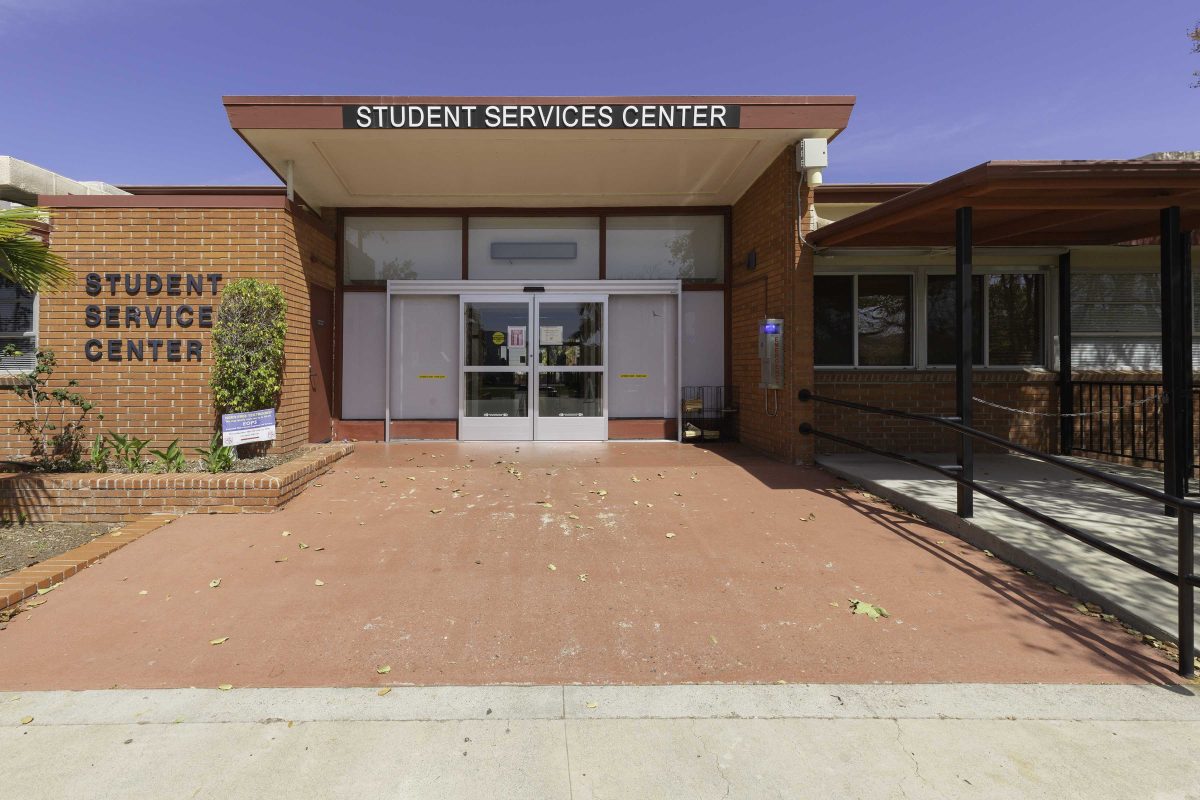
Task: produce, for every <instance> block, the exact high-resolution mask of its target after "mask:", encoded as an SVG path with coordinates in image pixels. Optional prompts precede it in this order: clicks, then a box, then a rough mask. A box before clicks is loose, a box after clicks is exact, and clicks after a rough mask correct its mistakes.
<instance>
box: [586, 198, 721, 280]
mask: <svg viewBox="0 0 1200 800" xmlns="http://www.w3.org/2000/svg"><path fill="white" fill-rule="evenodd" d="M605 230H606V237H605V247H606V250H605V260H606V269H605V274H606V276H607V277H609V278H612V279H616V280H682V281H684V282H685V283H723V282H724V280H725V217H723V216H721V215H717V214H713V215H695V216H691V215H675V216H647V217H609V218H608V220H607V221H606V223H605Z"/></svg>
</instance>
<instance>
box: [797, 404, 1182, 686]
mask: <svg viewBox="0 0 1200 800" xmlns="http://www.w3.org/2000/svg"><path fill="white" fill-rule="evenodd" d="M799 399H800V400H803V401H814V402H818V403H828V404H829V405H834V406H841V407H842V408H850V409H854V410H855V411H861V412H864V413H868V414H879V415H883V416H889V417H897V418H899V419H906V420H910V421H913V422H927V423H931V424H934V425H938V426H941V427H944V428H948V429H950V430H952V431H955V432H956V433H958V434H960V435H961V436H964V437H968V438H970V439H973V440H975V441H980V442H985V443H987V444H991V445H995V446H997V447H1001V448H1004V449H1007V450H1011V451H1012V452H1015V453H1020V454H1021V455H1024V456H1028V457H1030V458H1035V459H1037V460H1039V461H1042V462H1044V463H1047V464H1052V465H1054V466H1056V467H1059V468H1061V469H1065V470H1068V471H1070V472H1074V473H1076V474H1077V475H1082V476H1084V477H1086V478H1091V479H1092V480H1095V481H1098V482H1100V483H1104V484H1107V485H1109V486H1112V487H1114V488H1116V489H1120V490H1122V491H1125V492H1128V493H1129V494H1133V495H1136V496H1138V497H1141V498H1144V499H1146V500H1152V501H1154V502H1157V503H1161V504H1162V505H1164V506H1165V507H1166V508H1168V509H1171V510H1172V511H1173V512H1174V514H1175V516H1176V523H1177V525H1176V531H1177V539H1178V542H1177V544H1178V559H1177V564H1176V570H1175V571H1174V572H1172V571H1171V570H1168V569H1165V568H1164V567H1161V566H1159V565H1158V564H1155V563H1153V562H1151V561H1148V560H1146V559H1144V558H1142V557H1140V556H1137V555H1134V554H1133V553H1130V552H1129V551H1127V550H1123V549H1121V548H1120V547H1117V546H1116V545H1113V544H1111V543H1109V542H1106V541H1104V540H1103V539H1101V538H1099V537H1098V536H1095V535H1094V534H1091V533H1088V532H1087V531H1083V530H1080V529H1079V528H1076V527H1075V526H1073V525H1069V524H1067V523H1065V522H1062V521H1061V520H1058V519H1055V518H1053V517H1051V516H1049V515H1047V514H1044V513H1043V512H1041V511H1038V510H1036V509H1033V508H1030V507H1029V506H1027V505H1025V504H1023V503H1021V502H1019V501H1017V500H1014V499H1012V498H1011V497H1008V496H1007V495H1005V494H1003V493H1002V492H999V491H997V490H996V489H992V488H990V487H988V486H984V485H982V484H980V483H978V482H976V481H974V480H971V479H969V478H965V477H963V476H962V475H961V474H959V471H958V469H956V468H947V467H939V466H937V465H936V464H929V463H927V462H924V461H919V460H918V459H915V458H913V457H911V456H906V455H902V454H900V453H893V452H890V451H887V450H883V449H880V448H878V447H873V446H871V445H868V444H866V443H864V442H858V441H855V440H853V439H848V438H846V437H844V436H838V435H837V434H833V433H828V432H826V431H821V430H818V429H816V428H814V427H813V426H812V425H810V424H809V423H807V422H806V423H803V424H802V425H800V432H801V433H804V434H809V435H812V436H816V437H817V438H820V439H825V440H827V441H830V442H835V443H837V444H840V445H844V446H846V447H852V448H856V449H858V450H862V451H864V452H867V453H871V454H873V455H877V456H881V457H883V458H889V459H892V460H894V461H900V462H903V463H905V464H912V465H914V466H917V467H921V468H923V469H927V470H930V471H931V472H936V473H937V474H939V475H942V476H943V477H945V478H949V479H950V480H952V481H955V482H956V483H957V484H958V485H959V486H960V487H966V488H967V489H969V490H970V491H975V492H979V493H980V494H981V495H983V496H984V497H987V498H990V499H992V500H995V501H996V502H997V503H1000V504H1002V505H1004V506H1007V507H1008V508H1011V509H1013V510H1014V511H1017V512H1018V513H1020V514H1023V515H1025V516H1026V517H1029V518H1030V519H1032V520H1035V521H1037V522H1040V523H1042V524H1043V525H1045V526H1047V527H1048V528H1051V529H1053V530H1056V531H1058V532H1060V533H1064V534H1066V535H1067V536H1070V537H1071V538H1073V539H1075V540H1077V541H1079V542H1082V543H1083V544H1085V545H1087V546H1088V547H1092V548H1094V549H1096V550H1099V551H1100V552H1102V553H1105V554H1106V555H1110V556H1112V557H1114V558H1117V559H1119V560H1121V561H1123V562H1124V563H1126V564H1128V565H1130V566H1131V567H1134V568H1135V569H1138V570H1140V571H1142V572H1144V573H1146V574H1147V575H1152V576H1154V577H1155V578H1158V579H1159V580H1162V581H1166V582H1167V583H1170V584H1172V585H1174V586H1175V587H1176V589H1177V592H1178V605H1177V624H1178V631H1177V632H1178V641H1179V674H1180V675H1182V676H1183V677H1185V678H1191V677H1193V676H1194V675H1195V663H1194V657H1195V649H1196V643H1195V632H1194V624H1195V588H1196V586H1198V585H1200V576H1197V575H1196V574H1195V573H1194V569H1195V525H1194V517H1195V512H1196V511H1200V502H1196V501H1194V500H1188V499H1187V498H1183V497H1176V496H1174V495H1169V494H1166V493H1164V492H1160V491H1158V490H1157V489H1151V488H1149V487H1146V486H1142V485H1141V484H1138V483H1134V482H1133V481H1130V480H1126V479H1125V478H1121V477H1118V476H1116V475H1109V474H1108V473H1105V472H1100V471H1099V470H1095V469H1092V468H1091V467H1085V466H1083V465H1082V464H1077V463H1075V462H1074V461H1070V460H1068V459H1065V458H1062V457H1059V456H1053V455H1050V454H1049V453H1043V452H1040V451H1038V450H1034V449H1032V448H1029V447H1024V446H1022V445H1019V444H1016V443H1015V442H1010V441H1008V440H1007V439H1003V438H1001V437H999V436H995V435H993V434H990V433H985V432H984V431H981V430H977V429H975V428H971V427H968V426H966V425H963V424H961V422H959V421H958V420H957V418H955V417H935V416H931V415H928V414H916V413H913V412H910V411H900V410H898V409H894V408H880V407H878V406H870V405H865V404H863V403H854V402H851V401H849V400H841V399H838V398H836V397H823V396H821V395H817V394H813V393H812V392H811V391H809V390H808V389H802V390H801V391H800V394H799Z"/></svg>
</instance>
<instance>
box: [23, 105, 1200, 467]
mask: <svg viewBox="0 0 1200 800" xmlns="http://www.w3.org/2000/svg"><path fill="white" fill-rule="evenodd" d="M853 104H854V99H853V98H852V97H807V96H796V97H560V98H522V97H504V98H499V97H443V98H429V97H228V98H225V108H226V111H227V113H228V116H229V121H230V124H231V126H232V127H233V129H234V130H235V131H236V132H237V133H238V135H240V136H241V137H242V138H243V139H244V140H245V142H246V143H247V145H248V146H249V147H251V148H252V149H253V150H254V152H255V153H257V154H258V155H259V157H261V158H262V159H263V161H264V162H265V163H266V164H267V165H268V166H269V167H270V168H271V169H272V170H273V171H274V172H275V173H276V174H277V175H278V176H279V178H280V180H281V182H282V183H283V187H281V188H268V189H264V188H259V187H128V186H126V187H121V189H120V190H117V191H120V192H121V193H119V194H118V193H111V194H89V193H72V192H67V193H63V192H59V191H54V190H51V191H46V192H42V193H40V195H41V196H40V197H39V199H38V202H39V203H40V204H41V205H44V206H46V207H48V208H50V209H51V210H52V212H53V225H52V229H51V232H50V241H51V245H52V246H53V247H54V248H56V249H57V250H59V251H60V252H61V253H63V255H65V256H66V257H67V258H68V259H69V261H70V263H71V265H72V268H73V269H74V270H75V271H76V272H77V273H78V281H77V283H76V284H75V285H74V286H73V287H72V288H71V289H70V290H69V291H67V292H65V293H62V294H55V295H48V296H46V297H43V298H38V300H37V301H36V313H34V314H33V316H34V318H36V321H37V324H36V329H35V330H34V331H33V336H36V340H37V343H38V345H39V346H43V347H49V348H52V349H54V350H55V351H56V353H57V354H58V355H59V360H60V364H61V365H62V372H63V373H64V374H69V375H71V376H73V377H76V378H77V379H78V380H80V383H81V385H82V388H83V389H84V391H85V392H87V393H90V395H92V396H94V399H95V400H96V401H97V402H98V404H99V406H100V410H102V411H103V412H104V413H105V415H106V418H105V422H104V425H105V427H108V428H112V429H114V430H119V431H123V432H127V433H134V434H137V435H141V436H143V437H144V438H145V437H146V436H149V437H151V438H153V439H154V440H155V441H156V442H160V443H165V442H166V441H169V440H170V439H173V438H175V437H177V436H178V437H181V439H182V444H184V445H185V446H188V447H194V446H198V445H199V444H201V443H203V442H206V441H207V440H208V438H209V436H210V435H211V433H212V431H213V430H214V428H215V426H216V425H217V417H216V414H215V411H214V409H213V408H212V404H211V399H210V397H209V394H208V390H207V379H208V365H209V346H210V335H211V325H212V320H213V316H214V314H215V311H216V308H217V307H218V306H219V299H220V289H221V287H222V286H223V285H225V284H226V283H227V282H228V281H230V280H232V279H235V278H238V277H243V276H255V277H260V278H265V279H267V280H271V281H275V282H277V283H278V284H279V285H280V286H282V287H283V289H284V292H285V294H286V297H287V299H288V303H289V338H288V344H287V366H286V373H285V379H284V391H283V396H282V398H281V404H280V407H279V410H278V429H279V431H278V432H279V438H278V440H277V441H276V443H275V447H277V448H279V449H282V450H289V449H292V448H294V447H296V446H299V445H300V444H302V443H304V442H308V441H325V440H328V439H330V438H337V439H342V438H353V439H363V440H381V439H390V440H397V439H420V438H448V439H454V438H458V439H466V440H479V439H504V440H536V439H552V440H605V439H663V438H667V439H674V438H679V437H681V436H686V434H687V433H689V432H695V431H694V430H691V429H689V428H688V426H687V423H686V420H685V419H684V417H685V415H686V414H681V409H683V410H684V411H685V412H694V411H697V410H699V411H702V412H712V413H713V414H714V415H715V417H720V416H721V414H722V413H723V411H725V410H726V409H730V408H733V407H734V406H736V409H737V412H736V417H733V416H730V417H729V419H730V420H732V421H733V432H735V433H736V436H737V437H738V438H739V439H740V440H741V441H742V442H744V443H746V444H748V445H750V446H752V447H755V448H757V449H759V450H761V451H763V452H766V453H768V454H770V455H772V456H773V457H776V458H779V459H782V460H787V461H808V460H811V458H812V456H813V454H814V442H813V440H812V438H811V437H808V436H805V435H803V434H801V433H800V432H799V430H798V429H799V425H800V424H801V423H803V422H812V421H813V420H814V419H816V421H817V422H818V423H819V425H820V426H821V427H824V428H827V429H829V430H842V431H844V430H846V426H853V425H857V424H858V423H855V422H850V421H847V418H845V417H844V416H837V415H836V412H834V411H832V410H829V409H824V408H822V409H818V410H817V411H816V412H814V410H813V408H812V406H811V404H807V403H804V402H801V401H799V400H798V399H797V391H798V390H799V389H803V388H812V389H815V390H817V392H818V393H823V394H829V395H834V396H841V397H846V398H851V399H857V400H859V401H863V402H872V403H876V404H879V405H890V406H897V405H899V406H904V407H910V408H913V409H919V410H928V411H932V412H935V413H942V412H945V411H946V410H947V409H948V408H952V407H953V399H954V398H953V378H954V372H953V369H952V368H951V365H952V364H953V360H954V359H953V354H954V351H955V347H956V339H955V337H954V334H953V326H952V321H953V320H952V316H953V315H952V313H951V316H950V317H947V313H948V312H947V302H948V300H947V298H948V297H949V296H950V295H948V291H949V290H948V287H952V284H953V273H954V257H953V250H952V245H953V234H954V227H953V224H952V223H953V211H954V207H952V206H948V205H946V203H948V202H959V203H965V204H967V205H971V204H972V203H975V202H976V201H975V200H974V195H972V194H970V193H971V192H972V191H974V190H975V189H979V190H981V191H982V190H986V191H987V192H992V190H993V189H996V186H994V185H992V184H986V185H985V184H976V183H971V181H972V180H975V179H976V178H979V177H980V176H981V175H982V176H983V177H984V178H986V179H988V181H992V182H993V183H994V182H995V180H998V177H997V176H998V174H999V173H998V170H1002V169H1003V165H997V164H992V165H984V166H983V167H980V168H978V170H980V171H981V172H978V173H963V176H954V177H951V178H947V179H946V180H945V181H941V182H938V183H935V184H931V185H929V186H916V185H828V184H823V183H821V182H820V169H821V168H822V167H823V166H824V165H825V149H824V148H825V145H826V144H827V143H828V142H830V141H833V140H835V139H836V137H837V135H838V134H839V133H840V132H841V131H842V130H844V129H845V128H846V126H847V125H848V123H849V119H850V115H851V110H852V108H853ZM835 149H836V148H835ZM1022 169H1026V170H1035V169H1037V167H1036V166H1035V165H1026V167H1023V168H1022ZM1041 169H1042V170H1043V171H1042V173H1041V174H1040V177H1039V178H1038V180H1040V184H1039V187H1040V188H1039V187H1035V190H1034V191H1033V193H1032V194H1031V193H1030V192H1025V193H1024V194H1020V193H1017V195H1019V196H1017V195H1014V194H1013V192H1012V191H1011V188H1012V187H1011V186H1010V187H1009V188H1008V189H1004V188H1003V187H1000V188H999V189H996V191H995V192H994V193H992V194H991V195H990V196H991V198H992V199H993V200H995V199H996V198H1003V197H1004V196H1005V192H1008V194H1009V195H1012V196H1013V198H1014V199H1012V200H1010V201H1008V204H1007V205H1005V203H1004V202H1001V201H999V200H997V201H996V203H995V205H996V207H995V208H994V209H992V210H988V211H986V214H988V215H992V216H989V217H988V218H987V220H986V222H987V226H988V227H986V228H985V229H984V230H983V233H984V234H986V235H985V236H984V237H983V238H979V237H978V236H977V241H976V245H977V250H976V259H975V265H976V272H977V277H976V278H975V280H976V285H977V286H978V288H977V290H976V292H975V294H976V295H977V297H978V306H977V313H976V318H977V319H978V320H979V325H978V326H977V328H976V330H975V332H974V334H973V343H974V345H975V348H974V350H975V353H976V354H977V355H978V361H977V368H976V369H975V370H974V372H975V384H976V389H977V390H978V394H979V395H980V397H981V399H984V400H987V401H989V402H994V403H996V404H997V405H1000V406H1006V407H1010V408H1011V407H1019V408H1020V409H1022V410H1026V411H1044V412H1047V413H1053V412H1055V411H1056V410H1057V409H1058V408H1059V404H1060V402H1061V401H1062V397H1063V395H1062V392H1061V391H1060V390H1059V387H1060V383H1061V382H1060V381H1059V379H1058V376H1059V372H1058V367H1059V364H1060V352H1059V333H1060V325H1059V319H1060V317H1059V314H1060V310H1061V309H1062V308H1063V307H1064V305H1063V302H1060V300H1061V299H1062V298H1060V297H1059V296H1058V294H1057V292H1058V291H1059V289H1060V286H1062V285H1066V284H1062V283H1061V282H1060V281H1059V274H1060V272H1059V270H1060V269H1061V268H1062V266H1063V264H1064V263H1065V262H1064V261H1063V257H1064V256H1067V257H1068V258H1067V262H1068V263H1069V267H1070V270H1071V274H1072V275H1073V280H1074V283H1073V284H1071V287H1072V288H1071V289H1070V299H1069V302H1067V303H1066V307H1067V308H1068V309H1073V311H1071V313H1070V314H1069V317H1070V319H1071V320H1072V322H1071V325H1072V326H1073V327H1072V328H1071V330H1072V332H1073V334H1074V336H1073V341H1074V344H1073V346H1072V353H1073V369H1074V370H1076V371H1079V372H1080V373H1081V374H1080V375H1079V376H1078V377H1080V378H1083V377H1093V378H1099V377H1103V376H1109V375H1113V374H1118V375H1120V376H1122V377H1123V378H1128V377H1135V376H1136V377H1145V378H1146V379H1147V381H1152V380H1153V379H1154V373H1155V372H1156V370H1157V369H1158V366H1157V364H1156V358H1157V356H1156V350H1155V347H1156V341H1157V340H1156V339H1155V337H1156V336H1157V335H1158V334H1157V333H1156V332H1155V331H1156V328H1155V325H1157V322H1156V321H1155V318H1154V308H1152V307H1156V305H1155V304H1156V303H1157V295H1156V294H1155V292H1156V286H1157V284H1156V283H1155V277H1148V276H1152V275H1156V274H1157V269H1158V267H1157V264H1158V258H1159V256H1158V247H1157V244H1156V242H1155V240H1154V239H1153V238H1152V237H1153V236H1154V235H1155V233H1156V231H1157V230H1158V228H1157V227H1156V226H1157V216H1156V215H1157V213H1158V209H1159V208H1160V207H1163V206H1166V205H1172V204H1174V205H1182V206H1183V212H1182V214H1183V216H1182V219H1183V224H1185V226H1186V227H1188V228H1191V227H1200V219H1198V218H1197V212H1198V209H1197V205H1196V202H1197V201H1196V197H1197V196H1200V165H1198V164H1197V163H1196V162H1189V161H1186V160H1180V159H1169V160H1160V161H1141V162H1137V161H1130V162H1099V163H1092V165H1091V167H1089V168H1085V167H1071V166H1062V165H1059V166H1058V167H1054V166H1052V165H1043V167H1042V168H1041ZM1056 169H1057V170H1058V172H1057V173H1055V174H1054V175H1051V174H1050V172H1053V171H1054V170H1056ZM1067 173H1070V174H1067ZM1085 173H1087V174H1085ZM964 176H966V177H964ZM972 176H974V177H972ZM1097 176H1100V177H1097ZM1009 177H1010V178H1012V176H1009ZM1068 179H1069V180H1068ZM1013 180H1016V179H1015V178H1013ZM1021 180H1024V178H1021ZM1105 180H1107V181H1109V182H1108V183H1106V184H1104V187H1103V189H1102V190H1101V191H1098V192H1096V191H1093V192H1091V193H1088V192H1086V191H1083V190H1082V189H1081V188H1080V187H1082V186H1084V185H1095V184H1097V181H1100V182H1103V181H1105ZM964 181H966V182H967V183H968V184H970V185H969V186H967V187H966V188H965V189H964V188H963V184H964ZM1055 181H1059V182H1061V181H1067V182H1068V183H1071V186H1072V187H1074V189H1072V191H1074V192H1075V195H1072V196H1070V197H1068V194H1069V193H1064V192H1062V191H1059V192H1058V194H1057V195H1055V194H1053V192H1052V191H1051V190H1052V189H1053V184H1054V182H1055ZM985 183H986V182H985ZM1022 185H1023V186H1025V185H1028V186H1032V184H1022ZM972 187H974V188H972ZM1037 192H1043V193H1046V192H1050V194H1044V195H1039V196H1035V195H1037ZM1080 192H1082V194H1080ZM1076 195H1078V196H1076ZM1039 197H1042V198H1043V199H1041V200H1039ZM1054 198H1058V199H1054ZM1064 201H1069V202H1070V203H1072V204H1073V205H1070V209H1071V213H1070V214H1068V215H1066V216H1064V215H1062V214H1057V211H1056V208H1057V207H1056V206H1055V205H1054V203H1059V204H1061V203H1062V202H1064ZM1134 212H1136V213H1134ZM980 213H981V215H982V214H984V213H985V212H983V211H981V212H980ZM946 214H948V215H949V216H948V217H945V215H946ZM1056 214H1057V216H1056ZM939 215H942V216H939ZM943 217H945V218H944V219H943ZM1067 217H1069V219H1068V218H1067ZM1135 217H1136V219H1135ZM935 218H936V219H935ZM1079 218H1083V219H1084V220H1085V221H1084V222H1080V221H1079ZM946 219H948V220H949V227H947V223H946ZM916 223H919V224H922V225H925V226H926V227H925V228H920V229H918V228H914V227H913V224H916ZM927 223H928V224H927ZM935 223H936V224H935ZM1063 226H1066V227H1065V228H1064V227H1063ZM1064 230H1067V231H1069V232H1071V234H1072V235H1071V236H1067V237H1066V238H1064V237H1063V236H1061V235H1058V234H1061V233H1062V232H1063V231H1064ZM947 231H949V234H950V239H949V241H947V240H946V233H947ZM1038 232H1041V233H1042V234H1044V235H1043V236H1041V237H1040V238H1039V236H1038V235H1037V234H1038ZM1006 233H1007V236H1006V235H1005V234H1006ZM1051 233H1054V234H1055V235H1050V234H1051ZM1076 233H1078V234H1080V235H1081V236H1083V238H1079V239H1075V238H1072V236H1074V235H1075V234H1076ZM918 234H920V235H918ZM989 237H990V238H989ZM1147 237H1151V238H1147ZM1138 242H1141V243H1140V244H1139V243H1138ZM951 311H952V309H951ZM764 321H767V322H765V323H764ZM26 341H29V338H27V339H26ZM1084 373H1086V375H1085V374H1084ZM685 398H686V399H688V400H690V401H691V402H688V403H684V402H683V401H684V400H685ZM5 403H6V405H4V406H3V408H4V412H3V414H4V418H0V431H3V433H2V435H3V437H4V438H3V440H2V441H3V445H4V448H5V450H6V452H8V453H10V454H16V453H18V452H19V451H20V446H21V443H20V442H19V441H18V440H17V439H16V438H15V435H14V433H13V432H11V431H10V430H9V428H10V425H9V424H6V423H10V422H11V420H12V419H13V418H15V415H16V414H17V409H16V408H15V407H14V405H13V403H12V401H11V400H6V401H5ZM814 414H815V415H816V416H815V417H814ZM976 422H977V424H980V425H981V426H983V427H985V428H987V429H990V430H994V431H997V432H1001V433H1003V434H1004V435H1006V436H1013V437H1016V438H1018V439H1019V440H1021V441H1023V442H1025V443H1033V444H1037V445H1039V446H1045V447H1052V446H1054V445H1055V444H1056V442H1057V440H1058V438H1059V432H1058V428H1057V427H1056V425H1057V423H1056V422H1054V421H1053V418H1052V417H1036V416H1029V415H1019V414H1014V413H1012V412H1011V411H1005V410H1002V409H999V408H994V407H991V406H986V407H984V409H983V411H982V412H981V413H978V414H977V415H976ZM714 424H715V423H714ZM873 424H874V423H873ZM858 433H860V434H862V433H865V434H866V435H867V437H868V439H869V440H870V441H871V442H872V443H874V444H883V445H887V446H892V447H898V448H903V449H929V446H930V445H931V444H936V445H938V446H940V445H941V444H942V443H940V442H930V441H928V440H924V439H922V440H913V439H912V438H911V435H910V434H909V433H907V432H904V431H899V430H897V429H890V428H888V427H886V426H884V425H877V426H876V427H872V428H867V429H860V430H858ZM906 437H908V438H906Z"/></svg>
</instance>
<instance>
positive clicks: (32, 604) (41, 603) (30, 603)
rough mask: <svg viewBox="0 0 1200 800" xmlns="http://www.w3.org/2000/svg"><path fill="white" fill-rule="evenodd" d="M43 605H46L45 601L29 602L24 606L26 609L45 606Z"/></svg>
mask: <svg viewBox="0 0 1200 800" xmlns="http://www.w3.org/2000/svg"><path fill="white" fill-rule="evenodd" d="M45 604H46V601H45V600H30V601H29V602H28V603H26V604H25V607H26V608H37V607H38V606H41V605H45Z"/></svg>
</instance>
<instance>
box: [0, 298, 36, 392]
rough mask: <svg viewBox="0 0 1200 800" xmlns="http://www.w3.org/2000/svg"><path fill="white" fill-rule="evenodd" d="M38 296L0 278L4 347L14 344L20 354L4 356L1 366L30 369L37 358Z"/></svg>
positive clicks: (1, 340)
mask: <svg viewBox="0 0 1200 800" xmlns="http://www.w3.org/2000/svg"><path fill="white" fill-rule="evenodd" d="M36 309H37V296H36V295H33V294H31V293H29V292H27V291H25V290H24V289H22V288H21V287H20V286H17V285H16V284H15V283H13V282H12V281H9V280H5V279H4V278H0V348H3V347H7V346H8V345H14V346H15V347H16V348H17V349H18V350H20V351H21V355H19V356H11V357H0V370H30V369H33V366H34V363H35V362H36V359H37V311H36Z"/></svg>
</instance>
